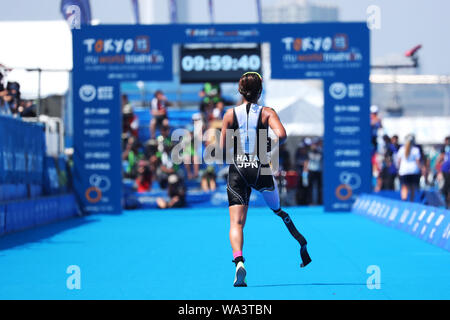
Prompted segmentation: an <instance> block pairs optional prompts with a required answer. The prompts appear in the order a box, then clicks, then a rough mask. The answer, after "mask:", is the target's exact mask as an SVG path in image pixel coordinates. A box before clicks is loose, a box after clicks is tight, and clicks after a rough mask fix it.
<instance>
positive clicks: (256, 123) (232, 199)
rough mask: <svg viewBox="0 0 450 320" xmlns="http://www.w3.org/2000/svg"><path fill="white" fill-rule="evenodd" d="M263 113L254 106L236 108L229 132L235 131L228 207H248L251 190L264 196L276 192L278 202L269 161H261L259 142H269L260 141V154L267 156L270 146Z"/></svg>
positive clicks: (229, 173)
mask: <svg viewBox="0 0 450 320" xmlns="http://www.w3.org/2000/svg"><path fill="white" fill-rule="evenodd" d="M262 109H263V107H262V106H259V105H257V104H253V103H252V104H250V103H248V104H242V105H240V106H238V107H234V108H233V124H232V126H231V127H230V128H229V129H233V130H235V135H234V137H233V138H234V155H233V163H232V164H230V168H229V171H228V182H227V193H228V204H229V206H233V205H248V203H249V200H250V194H251V191H252V188H253V189H255V190H257V191H261V192H262V191H267V192H269V191H273V192H274V193H276V197H277V198H278V189H277V186H276V183H275V181H274V178H273V175H272V172H271V169H270V166H269V164H268V161H267V160H266V161H261V159H260V156H261V155H262V153H260V152H259V151H260V150H259V149H260V139H265V140H266V141H261V146H262V145H263V146H264V149H265V150H262V151H261V152H265V153H266V154H267V145H268V144H267V137H268V125H267V124H265V125H264V124H263V123H262ZM258 133H260V134H258ZM261 133H262V134H261ZM266 154H265V155H264V156H265V157H266V158H267V156H266ZM265 162H266V163H265ZM262 171H263V172H262ZM275 206H277V204H275Z"/></svg>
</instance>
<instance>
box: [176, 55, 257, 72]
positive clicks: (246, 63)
mask: <svg viewBox="0 0 450 320" xmlns="http://www.w3.org/2000/svg"><path fill="white" fill-rule="evenodd" d="M181 67H182V69H183V71H185V72H193V71H195V72H201V71H237V70H259V69H260V67H261V58H260V57H259V56H258V55H256V54H253V55H242V56H241V57H239V58H234V57H232V56H230V55H223V56H221V55H212V56H210V57H204V56H202V55H196V56H192V55H187V56H184V57H183V58H182V59H181Z"/></svg>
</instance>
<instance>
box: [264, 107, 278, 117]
mask: <svg viewBox="0 0 450 320" xmlns="http://www.w3.org/2000/svg"><path fill="white" fill-rule="evenodd" d="M262 112H263V113H264V114H265V115H267V116H272V115H273V116H276V115H277V112H276V111H275V109H274V108H272V107H262Z"/></svg>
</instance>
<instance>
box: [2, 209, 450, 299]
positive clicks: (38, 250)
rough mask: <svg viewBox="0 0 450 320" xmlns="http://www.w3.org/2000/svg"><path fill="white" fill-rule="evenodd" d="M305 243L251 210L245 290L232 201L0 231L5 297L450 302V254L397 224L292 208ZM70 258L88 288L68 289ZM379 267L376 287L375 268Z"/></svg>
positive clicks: (276, 221) (264, 213)
mask: <svg viewBox="0 0 450 320" xmlns="http://www.w3.org/2000/svg"><path fill="white" fill-rule="evenodd" d="M287 211H288V212H289V213H290V215H291V217H292V218H293V220H294V222H295V223H296V225H297V226H298V227H299V229H300V230H301V231H302V232H303V233H304V234H305V236H306V237H307V238H308V241H309V245H308V247H309V251H310V254H311V257H312V259H313V262H312V263H311V264H310V265H309V266H308V267H307V268H305V269H300V268H299V264H300V260H299V252H298V244H297V243H296V241H295V240H293V239H292V238H291V236H290V234H289V233H288V232H287V230H285V226H284V225H283V223H282V221H281V220H280V219H279V218H278V217H276V216H275V215H274V214H273V213H271V211H269V210H268V209H250V210H249V216H248V219H247V225H246V228H245V248H244V256H245V258H246V260H247V261H246V264H245V265H246V268H247V273H248V276H247V282H248V285H249V287H247V288H234V287H233V286H232V282H233V278H234V264H233V263H232V262H231V260H232V255H231V249H230V246H229V242H228V227H229V220H228V219H229V218H228V211H227V209H226V208H219V209H218V208H214V209H206V208H205V209H176V210H172V211H165V212H163V211H158V210H146V211H144V210H143V211H132V212H131V211H128V212H125V213H124V214H123V215H118V216H113V215H94V216H89V217H85V218H78V219H73V220H69V221H65V222H61V223H57V224H53V225H49V226H45V227H41V228H39V229H35V230H29V231H26V232H22V233H17V234H12V235H8V236H5V237H2V238H0V272H1V276H0V299H450V290H449V284H450V272H448V271H449V266H450V254H449V252H447V251H445V250H443V249H440V248H438V247H434V246H432V245H430V244H428V243H426V242H424V241H421V240H419V239H417V238H414V237H413V236H411V235H409V234H407V233H403V232H401V231H398V230H394V229H390V228H388V227H385V226H383V225H379V224H377V223H375V222H373V221H371V220H368V219H366V218H364V217H360V216H356V215H352V214H345V213H341V214H326V213H323V211H322V208H321V207H315V208H290V209H289V210H287ZM69 265H77V266H79V267H80V270H81V289H80V290H69V289H67V287H66V280H67V278H68V277H69V274H67V273H66V269H67V267H68V266H69ZM370 265H377V266H378V267H379V268H380V271H381V274H380V276H381V283H380V286H381V288H380V289H379V290H377V289H372V290H369V289H368V287H367V285H366V281H367V278H368V277H369V276H370V274H368V273H367V267H368V266H370Z"/></svg>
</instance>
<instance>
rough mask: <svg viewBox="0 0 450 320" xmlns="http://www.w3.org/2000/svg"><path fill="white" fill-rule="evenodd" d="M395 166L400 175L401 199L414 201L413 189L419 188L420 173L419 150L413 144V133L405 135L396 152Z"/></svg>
mask: <svg viewBox="0 0 450 320" xmlns="http://www.w3.org/2000/svg"><path fill="white" fill-rule="evenodd" d="M397 167H398V168H399V169H398V174H399V176H400V183H401V190H400V195H401V198H402V200H404V201H407V200H408V196H409V199H410V201H414V196H415V190H416V189H418V188H419V184H420V173H421V169H420V168H421V158H420V150H419V148H418V147H417V146H415V138H414V135H412V134H410V135H408V136H407V137H406V143H405V145H404V146H402V147H401V148H400V149H399V150H398V153H397Z"/></svg>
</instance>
